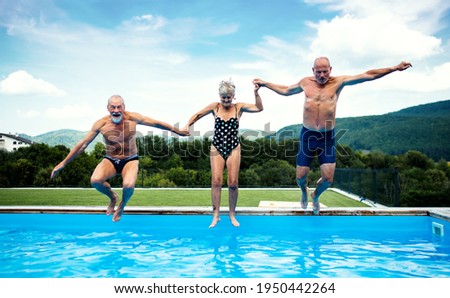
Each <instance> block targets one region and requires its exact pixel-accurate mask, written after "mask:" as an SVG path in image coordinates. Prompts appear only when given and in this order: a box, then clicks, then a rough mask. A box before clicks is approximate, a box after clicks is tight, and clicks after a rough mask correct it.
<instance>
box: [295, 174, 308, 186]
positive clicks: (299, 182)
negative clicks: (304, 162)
mask: <svg viewBox="0 0 450 298" xmlns="http://www.w3.org/2000/svg"><path fill="white" fill-rule="evenodd" d="M297 185H298V186H300V187H302V186H305V185H306V176H303V177H301V178H299V177H297Z"/></svg>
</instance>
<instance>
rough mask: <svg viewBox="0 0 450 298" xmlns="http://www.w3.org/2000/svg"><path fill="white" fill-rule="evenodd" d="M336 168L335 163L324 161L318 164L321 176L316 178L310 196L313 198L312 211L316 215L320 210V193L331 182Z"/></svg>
mask: <svg viewBox="0 0 450 298" xmlns="http://www.w3.org/2000/svg"><path fill="white" fill-rule="evenodd" d="M335 168H336V163H325V164H322V165H321V166H320V172H321V175H322V176H321V177H320V179H319V180H317V187H316V189H315V190H314V192H313V193H312V195H311V197H312V200H313V212H314V214H316V215H318V214H319V212H320V203H319V198H320V195H321V194H322V193H323V192H324V191H325V190H327V189H328V187H330V185H331V183H333V177H334V170H335Z"/></svg>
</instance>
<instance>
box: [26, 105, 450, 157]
mask: <svg viewBox="0 0 450 298" xmlns="http://www.w3.org/2000/svg"><path fill="white" fill-rule="evenodd" d="M300 129H301V124H295V125H289V126H286V127H283V128H282V129H280V130H279V131H278V132H277V134H276V137H277V138H278V139H286V138H298V136H299V134H300ZM243 132H245V130H241V135H244V136H245V135H247V136H248V135H252V134H249V133H243ZM336 132H337V139H338V142H339V143H340V144H344V145H348V146H350V147H351V148H352V149H354V150H361V151H366V150H367V151H374V150H379V151H382V152H384V153H386V154H391V155H398V154H402V153H404V152H407V151H409V150H417V151H420V152H422V153H424V154H426V155H427V156H429V157H431V158H433V159H434V160H436V161H438V160H439V159H441V158H444V159H445V160H449V161H450V137H449V136H450V100H445V101H440V102H435V103H430V104H424V105H419V106H414V107H410V108H406V109H403V110H400V111H397V112H393V113H388V114H384V115H377V116H364V117H349V118H338V119H337V120H336ZM85 134H86V132H81V131H76V130H67V129H63V130H57V131H52V132H48V133H45V134H42V135H39V136H36V137H30V136H27V135H21V136H23V137H25V138H27V139H30V140H33V141H34V142H38V143H46V144H48V145H51V146H54V145H58V144H62V145H65V146H66V147H68V148H72V147H73V146H74V145H75V144H76V143H77V142H78V141H80V140H81V139H82V138H83V137H84V135H85ZM269 137H270V136H269ZM272 137H273V136H272ZM97 138H98V139H96V140H95V141H94V142H92V143H91V145H90V146H89V147H88V151H90V150H92V149H93V147H94V145H95V143H97V142H102V141H103V140H102V137H101V136H100V135H99V136H98V137H97Z"/></svg>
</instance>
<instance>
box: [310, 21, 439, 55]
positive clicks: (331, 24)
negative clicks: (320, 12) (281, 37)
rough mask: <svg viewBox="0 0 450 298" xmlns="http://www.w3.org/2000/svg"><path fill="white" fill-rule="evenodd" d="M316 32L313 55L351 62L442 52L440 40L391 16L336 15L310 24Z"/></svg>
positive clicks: (312, 46)
mask: <svg viewBox="0 0 450 298" xmlns="http://www.w3.org/2000/svg"><path fill="white" fill-rule="evenodd" d="M310 26H312V27H314V28H315V29H316V30H317V37H316V38H315V40H314V41H313V42H312V44H311V50H312V52H313V53H314V56H316V55H320V54H321V53H328V54H327V55H328V56H341V55H344V56H347V57H351V58H352V59H358V58H359V57H364V59H377V60H379V59H383V58H385V57H391V58H395V59H402V58H405V57H406V58H407V59H409V60H418V59H424V58H426V57H430V56H433V55H436V54H439V53H441V52H442V49H441V40H440V39H438V38H436V37H434V36H431V35H427V34H424V33H422V32H420V31H416V30H414V29H411V28H410V27H408V26H407V24H405V23H404V22H402V20H401V19H399V18H397V16H395V15H393V14H391V13H383V14H377V15H371V16H368V17H364V18H358V17H355V16H353V15H349V14H347V15H344V16H337V17H335V18H334V19H332V20H330V21H325V20H324V21H321V22H319V23H310Z"/></svg>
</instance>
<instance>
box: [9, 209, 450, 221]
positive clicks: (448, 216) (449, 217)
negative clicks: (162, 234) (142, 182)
mask: <svg viewBox="0 0 450 298" xmlns="http://www.w3.org/2000/svg"><path fill="white" fill-rule="evenodd" d="M105 211H106V206H0V213H41V214H44V213H62V214H104V213H105ZM227 212H228V208H227V207H221V213H227ZM236 213H237V215H273V216H276V215H293V216H315V215H314V214H313V212H312V208H310V207H309V208H308V209H306V210H303V209H302V208H300V206H299V207H237V208H236ZM124 214H138V215H211V214H212V210H211V207H203V206H198V207H196V206H192V207H174V206H161V207H147V206H145V207H143V206H142V207H139V206H128V207H126V208H125V212H124ZM376 215H395V216H404V215H417V216H432V217H436V218H440V219H443V220H446V221H450V208H430V207H423V208H422V207H421V208H408V207H398V208H393V207H385V208H371V207H362V208H361V207H352V208H348V207H345V208H329V207H325V208H322V209H321V210H320V215H319V216H376Z"/></svg>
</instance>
